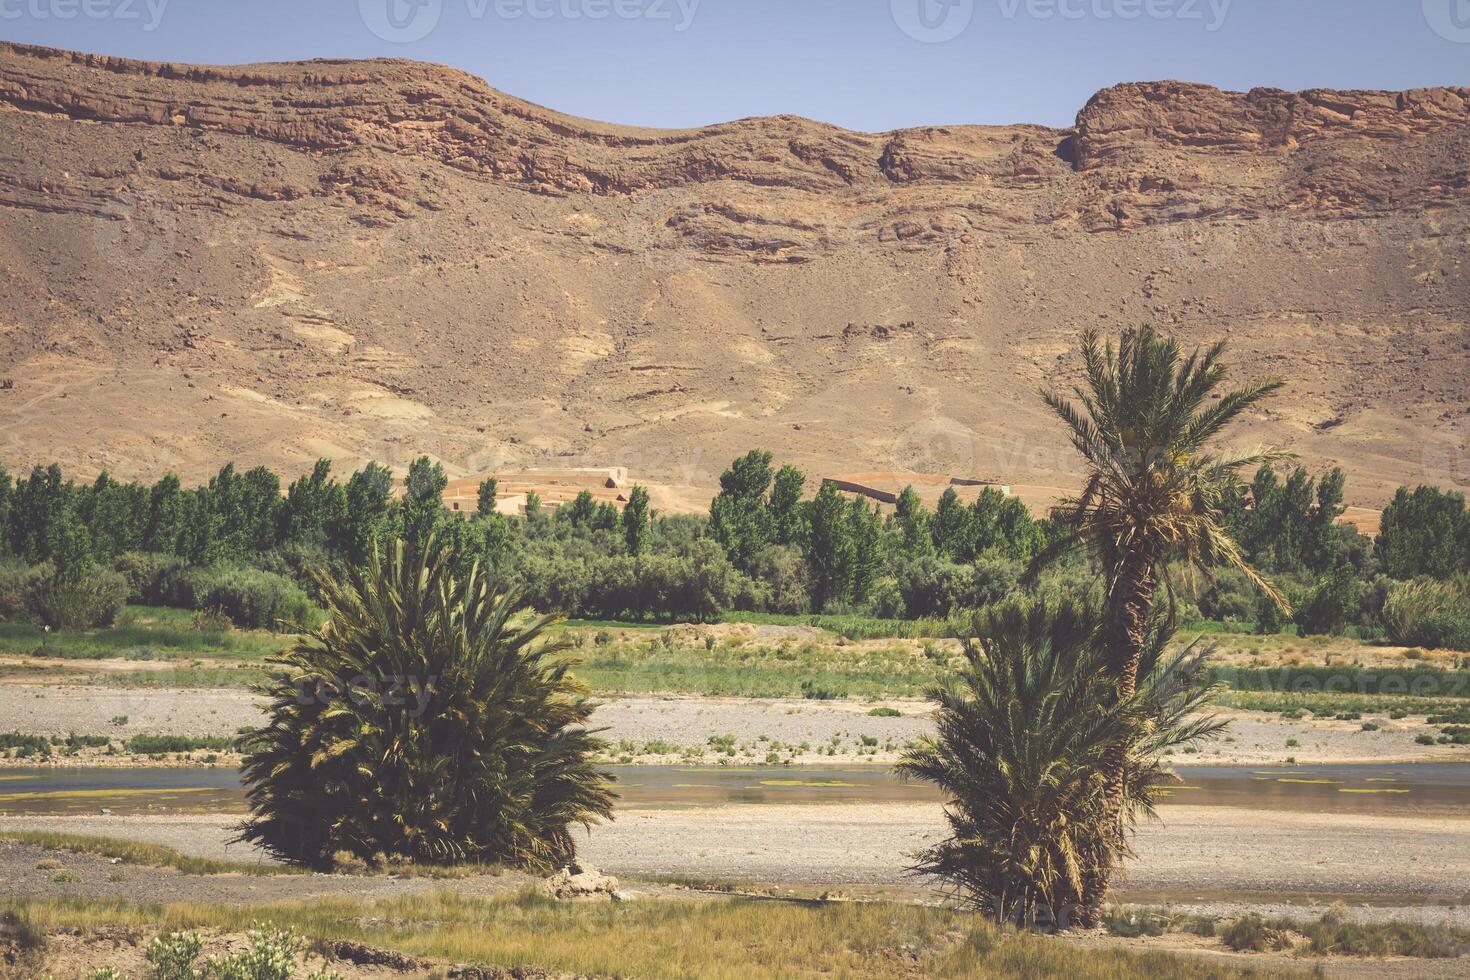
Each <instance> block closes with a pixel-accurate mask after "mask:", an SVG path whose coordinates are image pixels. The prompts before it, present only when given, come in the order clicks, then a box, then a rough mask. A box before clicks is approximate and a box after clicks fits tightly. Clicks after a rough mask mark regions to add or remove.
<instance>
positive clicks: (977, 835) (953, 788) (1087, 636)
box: [897, 598, 1223, 925]
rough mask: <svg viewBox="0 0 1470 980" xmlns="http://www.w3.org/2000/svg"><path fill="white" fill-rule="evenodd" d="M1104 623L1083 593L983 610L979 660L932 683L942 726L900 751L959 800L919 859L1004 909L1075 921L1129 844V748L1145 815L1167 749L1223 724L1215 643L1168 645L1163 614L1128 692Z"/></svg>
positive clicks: (1133, 799)
mask: <svg viewBox="0 0 1470 980" xmlns="http://www.w3.org/2000/svg"><path fill="white" fill-rule="evenodd" d="M1099 631H1100V621H1099V617H1098V615H1097V614H1096V613H1095V612H1094V611H1093V610H1092V609H1091V608H1089V607H1088V606H1086V605H1084V604H1082V603H1079V602H1076V601H1073V600H1070V599H1063V600H1060V601H1058V602H1056V603H1051V602H1048V601H1046V600H1035V599H1022V598H1013V599H1010V600H1007V601H1006V602H1004V603H1001V604H999V605H997V606H994V607H992V608H990V609H988V610H985V611H982V612H978V613H975V614H973V618H972V620H971V623H970V624H969V626H968V628H967V630H966V634H967V635H965V636H963V637H962V641H963V644H964V654H965V667H964V668H963V669H962V670H960V671H959V673H958V674H957V675H955V676H953V677H950V678H947V679H946V680H945V681H944V683H943V684H942V686H940V687H937V688H935V689H934V690H933V691H931V692H930V695H929V696H930V699H931V700H933V701H934V702H935V704H936V705H937V706H938V712H937V720H938V726H937V727H938V734H937V735H936V736H934V737H925V738H921V739H920V740H919V741H918V743H917V744H916V745H915V746H913V747H911V748H910V749H908V750H906V751H905V752H904V754H903V757H902V759H901V760H900V762H899V764H898V767H897V768H898V771H899V773H900V774H902V775H903V776H905V777H907V778H915V779H922V780H926V781H928V782H931V783H933V784H935V785H936V786H938V787H939V788H940V789H941V790H942V791H943V792H944V794H945V796H946V798H947V800H948V806H947V809H946V818H947V820H948V822H949V826H950V831H951V836H950V837H949V838H948V839H946V840H944V841H942V842H940V843H939V844H937V845H935V846H934V847H932V848H930V849H928V850H927V851H925V852H924V853H923V854H922V855H921V856H920V859H919V861H918V863H917V864H916V865H915V870H918V871H922V872H926V873H928V874H933V875H937V876H940V877H942V878H944V879H946V880H947V881H949V882H950V883H952V884H953V885H955V886H956V887H957V888H958V889H959V890H960V892H961V893H962V895H963V897H964V899H965V900H966V901H967V902H968V903H969V904H971V905H972V906H973V907H975V908H976V909H977V910H978V911H981V912H983V913H984V914H987V915H991V916H994V917H996V918H997V919H1001V920H1007V919H1009V920H1011V921H1016V922H1018V923H1023V924H1027V925H1031V924H1034V923H1036V922H1037V921H1038V919H1040V920H1043V921H1044V920H1045V919H1047V918H1051V919H1052V920H1054V921H1057V922H1058V923H1060V924H1063V925H1065V924H1067V923H1068V922H1069V921H1070V919H1071V917H1072V915H1073V912H1074V910H1075V909H1077V908H1078V907H1079V906H1080V905H1081V904H1082V903H1083V901H1084V898H1085V889H1086V887H1087V883H1088V881H1089V880H1090V878H1091V877H1093V872H1094V871H1095V869H1098V868H1111V867H1112V866H1113V865H1114V863H1115V862H1116V861H1117V860H1118V859H1120V858H1121V857H1122V856H1124V855H1125V854H1126V853H1127V847H1128V841H1127V836H1126V833H1118V832H1117V831H1116V829H1115V826H1116V825H1115V822H1114V821H1115V818H1114V814H1113V811H1112V809H1111V808H1110V806H1109V803H1108V799H1107V771H1108V765H1109V761H1110V759H1111V758H1112V757H1113V754H1114V751H1115V750H1116V749H1118V748H1121V749H1122V750H1123V752H1124V757H1125V758H1126V759H1127V768H1128V779H1127V787H1128V791H1127V794H1126V796H1125V797H1124V799H1123V800H1122V809H1121V816H1122V818H1123V820H1124V822H1125V825H1126V827H1131V826H1132V825H1133V823H1134V822H1135V821H1136V820H1137V819H1138V818H1139V817H1141V816H1144V815H1148V814H1152V812H1153V807H1154V799H1155V796H1154V794H1155V790H1156V789H1157V788H1158V787H1159V786H1160V785H1161V784H1163V783H1165V782H1167V781H1169V780H1170V779H1172V778H1173V777H1172V775H1171V773H1170V772H1169V771H1168V770H1167V768H1166V767H1165V766H1164V764H1163V754H1164V752H1165V750H1166V749H1169V748H1171V747H1173V746H1177V745H1181V744H1186V743H1190V742H1194V741H1197V740H1200V739H1203V738H1209V737H1212V736H1214V735H1215V734H1217V733H1218V732H1219V731H1220V729H1221V728H1222V727H1223V723H1220V722H1217V721H1215V720H1213V719H1210V718H1201V717H1198V716H1197V712H1198V710H1199V709H1200V708H1201V707H1202V706H1203V705H1204V704H1205V703H1206V702H1207V701H1208V700H1209V698H1210V697H1211V695H1212V694H1213V691H1212V689H1209V688H1206V687H1204V686H1202V685H1200V684H1199V683H1198V679H1199V676H1200V673H1201V670H1202V665H1203V661H1204V654H1202V653H1196V652H1194V651H1193V649H1192V648H1191V649H1186V650H1185V651H1183V652H1181V653H1176V654H1174V655H1165V653H1164V649H1165V645H1166V644H1167V642H1168V639H1169V630H1168V629H1167V627H1166V624H1165V622H1164V621H1163V620H1162V619H1159V620H1156V621H1155V628H1154V629H1153V630H1152V631H1151V633H1150V635H1149V637H1148V641H1147V642H1146V643H1145V649H1144V652H1143V655H1142V656H1141V658H1140V664H1141V683H1140V685H1139V686H1138V689H1137V690H1136V691H1135V692H1134V693H1133V694H1132V695H1131V696H1129V697H1127V698H1124V699H1121V700H1120V699H1116V698H1114V697H1111V696H1109V694H1110V689H1111V687H1112V682H1111V679H1110V678H1109V676H1108V672H1107V665H1106V662H1105V657H1104V656H1103V654H1102V653H1101V651H1100V650H1099V648H1098V646H1097V642H1096V641H1097V638H1098V633H1099Z"/></svg>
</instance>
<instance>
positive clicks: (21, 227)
mask: <svg viewBox="0 0 1470 980" xmlns="http://www.w3.org/2000/svg"><path fill="white" fill-rule="evenodd" d="M0 146H3V147H4V149H3V150H0V269H3V271H4V284H3V286H0V292H3V295H0V356H3V358H4V359H5V360H6V361H7V362H8V363H9V364H10V367H8V368H6V369H5V371H4V372H3V373H5V374H7V375H9V376H11V378H12V381H13V387H12V388H10V389H3V390H0V430H3V432H0V459H3V460H4V461H5V462H6V463H7V464H9V465H10V466H11V467H12V468H14V467H16V466H18V465H22V464H28V463H30V462H32V461H35V460H37V459H49V458H51V457H53V456H54V457H59V458H61V459H62V460H63V461H65V462H68V463H71V464H73V465H76V466H79V467H81V468H82V469H83V470H89V469H97V468H100V467H101V466H104V465H106V466H110V467H112V468H113V469H114V470H116V471H120V472H124V473H139V474H144V473H152V472H155V471H157V470H158V469H160V468H163V467H165V466H175V467H179V468H181V469H182V470H183V471H184V472H185V474H186V475H192V476H197V475H199V474H200V473H202V472H203V471H205V470H206V469H208V468H210V467H211V466H214V465H217V463H218V461H219V460H220V459H221V458H223V457H228V456H236V457H239V458H240V459H242V460H243V461H250V462H253V461H257V460H260V461H267V462H271V463H273V464H274V465H277V466H280V467H284V468H287V469H296V468H300V467H302V466H303V465H305V463H306V462H307V461H308V460H309V459H310V458H313V457H315V456H316V455H319V454H325V455H331V456H334V457H340V458H343V459H344V461H345V462H347V463H349V464H350V463H351V462H354V461H356V460H359V459H362V458H366V457H377V458H380V459H389V460H390V461H401V459H402V458H405V457H407V456H410V455H413V454H414V453H416V452H419V451H427V452H430V453H433V454H435V455H438V456H441V457H443V458H444V459H446V460H447V461H448V462H450V463H451V465H452V466H454V467H456V468H459V469H466V470H468V469H473V468H475V467H477V466H482V465H486V464H488V463H491V462H499V461H501V460H510V461H527V462H540V461H544V460H545V459H546V458H547V457H564V458H566V459H572V460H586V461H595V462H598V463H604V464H610V463H623V464H627V465H632V466H634V467H642V468H643V469H644V470H646V471H648V472H650V473H654V474H657V475H658V476H660V477H663V478H665V479H667V480H670V481H673V482H678V481H691V482H700V481H703V480H707V479H708V477H709V476H710V474H712V473H714V472H717V471H718V468H719V467H720V465H721V464H722V463H723V462H724V461H725V460H726V459H728V457H729V456H730V455H732V454H733V453H734V452H735V451H738V450H740V449H743V448H744V447H746V446H747V445H753V444H762V445H766V446H769V447H770V448H772V449H774V450H776V451H778V452H781V453H783V454H784V455H787V456H790V457H792V458H794V459H796V460H797V461H799V462H803V463H805V464H806V465H808V466H810V467H812V468H813V469H814V470H831V469H834V468H837V467H842V468H847V469H851V468H853V467H854V466H855V465H857V466H859V468H873V467H883V468H892V467H901V466H915V467H920V466H922V467H944V468H948V469H954V470H966V471H968V472H971V473H974V474H976V475H982V476H995V477H999V478H1003V479H1007V480H1009V481H1010V482H1012V483H1017V484H1041V485H1050V486H1056V485H1066V483H1067V481H1068V479H1069V475H1070V466H1071V460H1070V458H1069V457H1068V454H1067V451H1066V447H1065V445H1064V444H1063V443H1062V442H1061V441H1060V439H1059V435H1060V433H1059V432H1058V431H1056V428H1055V427H1054V426H1052V425H1051V424H1050V423H1049V422H1048V420H1047V419H1046V418H1045V416H1044V414H1043V413H1042V412H1041V410H1040V406H1039V402H1038V401H1037V399H1036V398H1035V394H1034V391H1035V388H1036V387H1037V386H1038V385H1040V384H1043V383H1051V382H1056V381H1063V380H1065V379H1066V378H1067V377H1068V376H1069V375H1068V372H1070V371H1072V370H1074V369H1075V364H1073V363H1072V359H1071V357H1070V354H1069V351H1070V349H1071V347H1072V345H1073V341H1074V339H1075V336H1076V333H1077V332H1078V331H1079V330H1080V329H1081V327H1082V326H1083V325H1085V324H1089V323H1094V324H1098V325H1100V326H1102V327H1103V328H1104V329H1112V328H1122V327H1125V326H1131V325H1137V324H1138V323H1142V322H1153V323H1156V324H1158V325H1159V326H1161V327H1164V328H1166V329H1169V330H1172V331H1174V332H1176V333H1179V334H1181V335H1182V336H1183V337H1184V338H1185V339H1186V340H1205V339H1212V338H1215V337H1219V336H1228V337H1229V338H1230V339H1231V341H1232V345H1233V347H1234V361H1235V362H1236V363H1237V364H1238V365H1239V368H1240V371H1241V373H1242V374H1251V373H1260V372H1267V371H1269V372H1270V373H1273V374H1282V375H1286V376H1287V377H1288V378H1290V379H1291V380H1292V381H1293V396H1292V398H1290V399H1283V400H1281V401H1280V402H1279V403H1278V405H1277V406H1276V407H1274V408H1272V409H1269V410H1268V413H1267V414H1266V415H1263V416H1262V417H1260V418H1258V419H1256V420H1255V422H1254V425H1253V427H1254V429H1255V430H1256V431H1255V432H1253V433H1248V434H1247V436H1246V437H1247V438H1254V437H1256V436H1260V437H1263V438H1269V439H1272V440H1273V441H1277V442H1282V443H1286V444H1289V445H1292V446H1294V447H1296V448H1298V449H1300V450H1301V451H1302V452H1303V453H1304V455H1306V456H1307V457H1308V459H1309V460H1311V461H1313V462H1326V461H1329V460H1332V461H1342V462H1344V463H1347V464H1348V465H1354V466H1356V468H1357V469H1359V470H1360V472H1361V476H1360V477H1359V479H1358V490H1359V493H1360V495H1361V496H1362V497H1364V498H1365V499H1374V498H1377V497H1379V496H1381V495H1382V493H1383V492H1384V490H1385V489H1386V488H1387V487H1389V486H1391V485H1393V484H1395V483H1397V482H1402V481H1406V480H1417V479H1436V480H1438V481H1439V482H1457V481H1458V482H1467V483H1470V472H1467V470H1470V463H1466V462H1465V460H1467V459H1470V453H1461V455H1460V456H1459V457H1456V456H1455V454H1454V452H1453V451H1450V452H1449V454H1448V455H1447V456H1446V454H1445V452H1442V451H1441V450H1442V449H1443V447H1445V446H1451V447H1452V446H1453V445H1455V444H1456V443H1455V442H1454V439H1455V438H1456V434H1457V433H1459V432H1460V430H1461V429H1463V428H1466V427H1470V423H1467V422H1465V421H1463V419H1464V415H1465V412H1466V409H1467V406H1470V395H1467V392H1466V389H1467V387H1470V386H1467V385H1466V384H1465V383H1464V382H1465V380H1466V378H1467V377H1470V335H1467V331H1466V327H1465V323H1466V318H1467V313H1466V311H1467V308H1470V289H1467V286H1466V279H1465V276H1464V271H1465V265H1464V262H1465V257H1466V250H1467V231H1466V227H1467V221H1466V219H1467V204H1470V170H1467V166H1470V165H1467V161H1470V90H1466V89H1433V90H1421V91H1413V92H1404V93H1385V92H1324V91H1314V92H1303V93H1286V92H1280V91H1276V90H1255V91H1252V92H1248V93H1231V92H1222V91H1220V90H1217V89H1214V88H1210V87H1207V86H1199V85H1189V84H1184V83H1178V82H1156V83H1138V84H1129V85H1121V86H1118V87H1115V88H1112V89H1108V90H1106V91H1103V92H1100V93H1098V94H1097V95H1096V96H1094V97H1093V99H1092V100H1091V101H1089V103H1088V104H1087V106H1086V107H1084V108H1083V110H1082V111H1081V113H1080V114H1079V115H1078V119H1077V124H1076V126H1075V127H1074V128H1072V129H1069V130H1053V129H1049V128H1045V127H1037V126H1012V127H979V126H948V127H924V128H917V129H910V130H903V131H898V132H893V133H882V134H868V133H854V132H848V131H844V130H841V129H838V128H836V127H832V126H827V125H823V124H820V123H816V122H812V121H809V120H805V119H799V118H795V117H786V116H782V117H775V118H769V119H747V120H740V121H737V122H731V123H725V124H720V125H715V126H708V127H704V128H701V129H695V130H679V131H664V130H644V129H634V128H629V127H622V126H612V125H606V124H602V123H596V122H591V121H587V120H582V119H576V118H573V117H569V116H564V115H561V114H558V113H556V112H553V111H550V110H547V109H543V108H541V107H538V106H534V105H531V104H529V103H526V102H523V101H520V100H517V99H514V98H512V97H509V96H506V95H504V94H501V93H499V92H496V91H495V90H493V89H491V88H489V87H488V86H487V85H485V84H484V83H483V82H482V81H480V80H479V79H476V78H474V77H472V76H469V75H466V74H464V73H462V72H458V71H454V70H451V69H447V68H442V67H437V66H432V65H422V64H417V63H411V62H403V61H369V62H325V61H323V62H308V63H300V64H283V65H261V66H246V67H238V68H209V67H198V66H188V65H166V64H152V63H144V62H136V61H129V60H126V59H117V58H106V57H98V56H91V55H83V54H76V53H71V52H62V51H55V50H50V49H42V48H31V47H21V46H15V45H0ZM1447 440H1448V441H1447ZM1441 456H1444V457H1445V459H1446V460H1447V462H1446V463H1444V464H1443V465H1442V464H1441V462H1440V461H1439V460H1440V457H1441ZM1430 457H1432V460H1431V462H1426V459H1430ZM1431 470H1432V472H1431Z"/></svg>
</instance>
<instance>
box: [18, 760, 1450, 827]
mask: <svg viewBox="0 0 1470 980" xmlns="http://www.w3.org/2000/svg"><path fill="white" fill-rule="evenodd" d="M613 772H614V773H615V774H616V776H617V779H618V791H619V793H620V794H621V797H622V802H621V805H622V806H623V807H628V808H635V807H636V808H650V807H679V806H715V805H719V804H724V803H757V804H781V803H813V802H866V803H888V802H922V801H937V800H938V799H939V795H938V793H937V792H936V791H935V790H934V789H933V788H931V787H929V786H926V785H923V784H918V783H905V782H902V781H900V780H898V779H897V778H896V777H895V776H894V775H893V773H892V772H891V771H890V770H889V769H888V768H886V767H883V766H834V767H830V768H826V767H822V768H818V767H809V766H806V767H782V766H747V767H741V766H617V767H614V769H613ZM1178 772H1179V775H1180V782H1179V783H1177V784H1175V785H1173V786H1170V787H1169V788H1168V789H1166V790H1164V791H1163V793H1162V799H1161V803H1162V804H1163V805H1165V806H1168V805H1170V804H1176V803H1188V804H1195V805H1204V806H1237V807H1247V808H1251V809H1259V810H1302V811H1311V812H1318V813H1377V814H1394V813H1404V814H1410V813H1417V814H1435V813H1439V814H1458V815H1463V816H1470V764H1434V763H1415V764H1412V765H1400V766H1365V765H1339V766H1331V765H1327V766H1277V767H1270V766H1261V767H1250V766H1179V767H1178ZM244 806H245V796H244V790H243V789H242V787H241V785H240V778H239V774H238V773H237V772H236V771H235V770H233V769H226V768H174V769H167V768H152V769H106V768H60V767H58V768H54V769H0V814H4V813H10V814H41V813H97V812H100V811H101V810H108V811H111V812H113V813H119V814H122V813H140V812H141V813H149V812H151V813H160V812H200V811H206V812H207V811H231V810H243V809H244Z"/></svg>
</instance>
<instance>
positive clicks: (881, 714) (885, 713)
mask: <svg viewBox="0 0 1470 980" xmlns="http://www.w3.org/2000/svg"><path fill="white" fill-rule="evenodd" d="M868 714H869V715H870V716H872V717H874V718H901V717H903V712H902V711H899V710H898V709H897V708H873V709H871V710H870V711H869V712H868Z"/></svg>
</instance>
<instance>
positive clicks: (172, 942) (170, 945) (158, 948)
mask: <svg viewBox="0 0 1470 980" xmlns="http://www.w3.org/2000/svg"><path fill="white" fill-rule="evenodd" d="M203 948H204V940H203V939H202V938H200V936H199V933H197V932H172V933H169V934H168V935H166V936H156V937H154V939H153V941H152V942H151V943H149V944H148V948H147V950H145V951H144V956H146V957H147V959H148V962H149V963H150V964H152V967H153V969H152V971H151V976H152V980H202V977H203V974H202V973H201V972H200V971H199V970H197V969H196V968H195V966H194V961H195V960H197V959H198V958H199V951H200V950H201V949H203Z"/></svg>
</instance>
